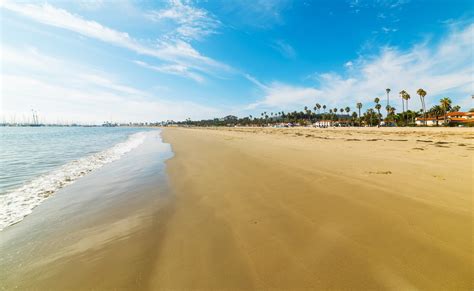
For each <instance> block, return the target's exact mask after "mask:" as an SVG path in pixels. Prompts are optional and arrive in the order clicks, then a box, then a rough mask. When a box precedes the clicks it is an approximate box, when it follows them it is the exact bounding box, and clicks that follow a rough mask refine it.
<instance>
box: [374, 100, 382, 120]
mask: <svg viewBox="0 0 474 291" xmlns="http://www.w3.org/2000/svg"><path fill="white" fill-rule="evenodd" d="M376 99H378V98H376ZM380 108H382V105H380V104H379V103H377V104H375V109H377V112H378V116H379V125H380V120H381V119H382V115H381V114H380Z"/></svg>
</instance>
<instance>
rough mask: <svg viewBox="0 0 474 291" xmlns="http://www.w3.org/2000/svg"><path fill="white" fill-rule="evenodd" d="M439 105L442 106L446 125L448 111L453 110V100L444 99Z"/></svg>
mask: <svg viewBox="0 0 474 291" xmlns="http://www.w3.org/2000/svg"><path fill="white" fill-rule="evenodd" d="M439 103H440V104H441V108H443V112H444V124H445V125H446V119H447V114H448V110H449V109H451V103H452V102H451V99H450V98H449V97H444V98H443V99H441V100H439Z"/></svg>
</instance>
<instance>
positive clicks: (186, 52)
mask: <svg viewBox="0 0 474 291" xmlns="http://www.w3.org/2000/svg"><path fill="white" fill-rule="evenodd" d="M1 5H2V7H3V8H5V9H8V10H10V11H14V12H16V13H18V14H21V15H23V16H25V17H28V18H30V19H32V20H34V21H37V22H40V23H43V24H46V25H51V26H54V27H59V28H62V29H66V30H69V31H73V32H75V33H78V34H81V35H83V36H86V37H90V38H93V39H98V40H100V41H103V42H106V43H110V44H113V45H116V46H119V47H123V48H126V49H129V50H131V51H133V52H135V53H138V54H140V55H146V56H151V57H155V58H157V59H159V60H161V61H165V62H169V63H174V64H179V65H181V66H183V67H186V68H187V69H186V70H188V71H189V70H196V71H200V72H202V73H205V74H211V75H212V74H215V73H216V72H229V71H231V70H232V69H231V68H230V67H229V66H227V65H225V64H223V63H220V62H218V61H216V60H214V59H212V58H209V57H206V56H204V55H202V54H201V53H199V52H198V51H197V50H195V49H194V48H193V47H192V46H191V45H190V44H189V43H187V42H185V41H183V40H179V39H178V40H175V41H165V40H162V41H159V42H158V43H157V44H156V45H155V46H150V45H145V44H143V43H141V42H140V41H139V40H137V39H134V38H132V37H131V36H130V35H129V34H128V33H126V32H121V31H117V30H114V29H112V28H109V27H106V26H104V25H102V24H100V23H98V22H96V21H92V20H86V19H84V18H82V17H81V16H79V15H76V14H72V13H70V12H68V11H66V10H64V9H60V8H56V7H54V6H52V5H50V4H46V3H45V4H23V3H16V2H8V1H4V2H1Z"/></svg>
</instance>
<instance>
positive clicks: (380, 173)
mask: <svg viewBox="0 0 474 291" xmlns="http://www.w3.org/2000/svg"><path fill="white" fill-rule="evenodd" d="M164 138H165V140H166V141H167V142H169V143H171V144H172V146H173V150H174V152H175V154H176V156H175V158H173V159H172V160H170V161H168V173H169V175H170V178H171V185H172V186H173V188H174V191H175V195H176V203H175V210H174V211H173V215H172V216H171V217H170V218H169V220H168V222H167V223H166V231H165V236H164V237H163V238H162V240H161V243H160V249H161V253H160V257H159V259H158V261H157V262H156V265H155V266H154V272H153V276H152V278H151V282H152V284H151V286H152V287H154V288H164V289H167V288H171V289H174V288H176V289H253V288H259V289H260V288H278V289H298V288H316V289H358V290H374V289H395V290H410V289H425V290H454V289H458V290H459V289H461V290H470V289H472V288H473V282H472V278H473V261H472V259H473V241H472V235H473V232H472V225H473V224H472V223H473V217H472V206H473V203H472V202H473V201H472V181H473V172H472V161H473V160H472V157H473V156H472V150H473V149H474V148H473V144H472V139H473V138H474V135H473V132H472V131H471V130H469V129H416V130H414V129H388V128H385V129H340V130H333V129H304V128H302V129H242V128H232V129H165V132H164Z"/></svg>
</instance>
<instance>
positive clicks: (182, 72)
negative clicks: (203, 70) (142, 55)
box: [134, 61, 204, 83]
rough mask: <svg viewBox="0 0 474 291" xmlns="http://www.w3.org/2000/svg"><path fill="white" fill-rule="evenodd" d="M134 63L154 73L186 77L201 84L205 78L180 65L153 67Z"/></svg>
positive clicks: (140, 62) (138, 62) (139, 62)
mask: <svg viewBox="0 0 474 291" xmlns="http://www.w3.org/2000/svg"><path fill="white" fill-rule="evenodd" d="M134 63H135V64H137V65H139V66H142V67H144V68H147V69H150V70H153V71H157V72H161V73H167V74H171V75H178V76H184V77H187V78H190V79H192V80H194V81H196V82H199V83H201V82H204V78H203V77H202V76H201V75H199V74H197V73H193V72H190V71H189V69H188V67H186V66H183V65H180V64H171V65H161V66H153V65H150V64H147V63H145V62H142V61H134Z"/></svg>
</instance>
